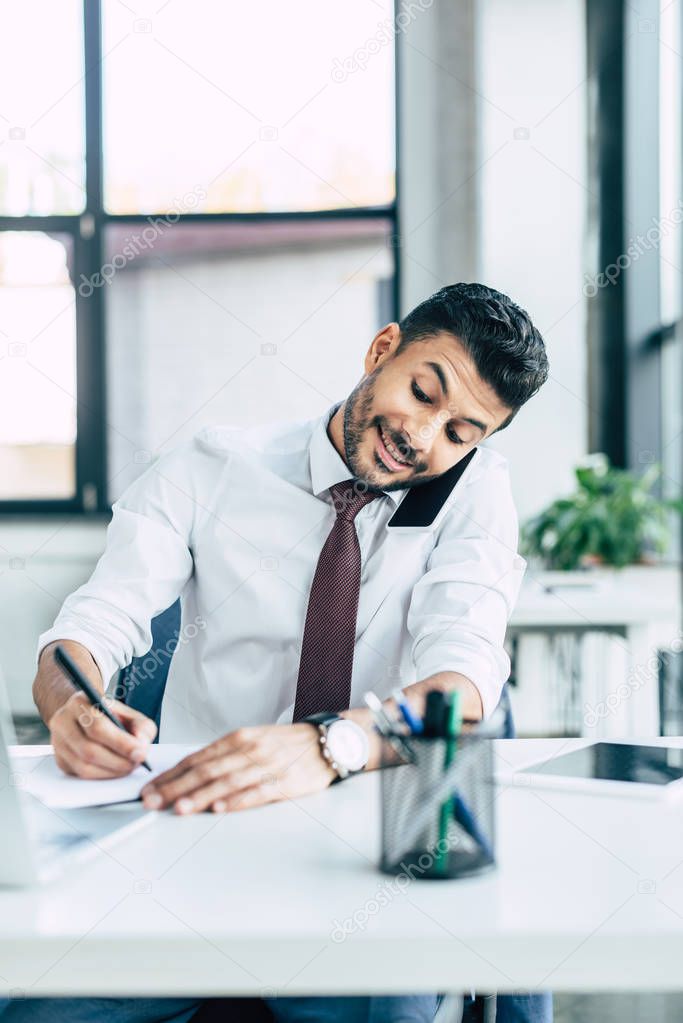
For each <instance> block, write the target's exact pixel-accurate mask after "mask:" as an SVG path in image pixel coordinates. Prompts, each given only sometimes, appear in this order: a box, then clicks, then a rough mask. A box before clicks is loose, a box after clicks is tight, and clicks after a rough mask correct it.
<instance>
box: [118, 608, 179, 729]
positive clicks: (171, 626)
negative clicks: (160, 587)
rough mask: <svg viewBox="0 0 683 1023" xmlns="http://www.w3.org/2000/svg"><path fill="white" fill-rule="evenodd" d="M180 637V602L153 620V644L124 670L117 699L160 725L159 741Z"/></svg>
mask: <svg viewBox="0 0 683 1023" xmlns="http://www.w3.org/2000/svg"><path fill="white" fill-rule="evenodd" d="M179 635H180V601H179V600H176V602H175V604H171V606H170V607H169V608H167V609H166V610H165V611H162V612H161V614H158V615H157V616H156V618H153V619H152V645H151V647H150V649H149V651H148V652H147V653H146V654H145V655H144V656H143V657H134V658H133V660H132V661H131V662H130V664H129V665H128V666H127V667H126V668H123V669H122V670H121V672H120V673H119V677H118V682H117V686H116V697H117V699H119V700H121V701H122V702H123V703H126V704H128V706H129V707H133V708H134V709H135V710H139V711H140V712H141V713H142V714H144V715H145V716H146V717H148V718H151V719H152V721H154V722H156V726H157V738H156V739H155V740H154V741H155V742H156V741H157V740H158V737H159V721H160V718H161V701H162V700H163V698H164V690H165V689H166V680H167V679H168V669H169V668H170V665H171V658H172V657H173V653H174V651H175V649H176V647H177V645H178V637H179Z"/></svg>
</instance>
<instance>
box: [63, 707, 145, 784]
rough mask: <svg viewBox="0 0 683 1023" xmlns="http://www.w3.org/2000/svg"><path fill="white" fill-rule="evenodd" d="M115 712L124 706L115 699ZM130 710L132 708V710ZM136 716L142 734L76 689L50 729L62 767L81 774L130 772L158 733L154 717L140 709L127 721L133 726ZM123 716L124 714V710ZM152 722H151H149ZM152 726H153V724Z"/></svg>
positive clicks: (95, 775) (104, 775)
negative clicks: (131, 730) (112, 718)
mask: <svg viewBox="0 0 683 1023" xmlns="http://www.w3.org/2000/svg"><path fill="white" fill-rule="evenodd" d="M111 703H112V704H114V705H115V706H114V707H113V709H114V713H117V714H118V713H119V712H120V709H121V708H122V707H123V710H124V711H128V712H129V708H125V707H124V706H123V704H120V705H119V704H118V701H115V700H114V701H111ZM129 713H130V712H129ZM133 717H135V722H134V723H135V726H136V728H138V729H139V730H140V733H141V734H139V735H132V734H130V733H129V732H124V731H122V730H121V729H120V728H118V727H117V726H116V725H115V724H113V722H111V721H109V720H108V718H107V717H105V715H104V714H103V713H102V712H101V711H100V710H99V709H98V708H96V707H92V706H91V705H90V703H89V701H88V700H87V699H86V698H85V697H84V696H83V695H82V694H80V693H75V694H74V696H73V697H71V698H70V699H69V700H68V701H67V702H66V703H65V704H64V706H63V707H61V708H60V710H59V711H57V712H56V713H55V714H54V715H53V717H52V718H51V720H50V733H51V740H52V745H53V747H54V751H55V759H56V762H57V765H58V767H60V768H61V769H62V770H63V771H66V773H68V774H74V775H77V776H78V777H81V778H115V777H121V776H123V775H126V774H129V773H130V772H131V771H132V770H134V769H135V767H137V766H138V764H140V763H141V762H142V761H143V760H144V759H145V757H146V755H147V751H148V748H149V736H150V735H153V734H155V732H156V726H155V725H154V722H153V721H149V719H147V718H144V716H143V715H141V714H139V713H138V712H137V711H135V712H132V714H130V716H128V715H126V718H127V720H124V724H126V726H127V727H130V723H132V721H133ZM121 718H122V720H123V719H124V714H123V713H122V714H121ZM145 722H148V724H145ZM150 726H151V728H150Z"/></svg>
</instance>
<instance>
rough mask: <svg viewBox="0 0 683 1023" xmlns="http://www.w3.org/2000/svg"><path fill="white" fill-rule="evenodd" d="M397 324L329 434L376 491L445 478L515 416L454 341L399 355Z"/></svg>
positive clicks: (375, 345) (379, 343) (369, 359)
mask: <svg viewBox="0 0 683 1023" xmlns="http://www.w3.org/2000/svg"><path fill="white" fill-rule="evenodd" d="M399 342H400V332H399V329H398V324H397V323H390V324H389V325H388V326H387V327H385V328H384V329H383V330H382V331H380V333H379V334H378V335H377V336H376V337H375V339H374V341H373V342H372V345H371V346H370V349H369V350H368V353H367V355H366V357H365V374H366V375H365V376H364V377H363V379H362V380H361V381H360V383H359V384H357V386H356V387H355V388H354V389H353V391H352V392H351V394H350V395H349V397H348V398H347V399H346V401H345V402H344V403H343V404H342V405H341V406H340V407H339V408H338V409H337V411H336V412H335V414H334V416H333V417H332V419H331V420H330V423H329V426H328V432H329V435H330V438H331V440H332V442H333V443H334V445H335V447H336V448H337V451H338V452H339V454H340V455H341V457H342V458H343V459H344V461H345V462H346V464H347V465H348V466H349V469H350V470H351V472H352V474H353V476H354V477H355V478H356V479H361V480H363V481H364V482H365V483H366V484H368V486H369V487H371V488H374V489H378V490H384V491H387V490H400V489H402V488H403V487H414V486H419V485H420V484H422V483H428V482H429V481H430V480H432V479H434V478H435V477H437V476H441V475H442V474H443V473H444V472H446V471H447V470H448V469H450V468H452V467H453V466H454V465H455V464H456V463H457V462H459V461H460V460H461V459H462V458H464V457H465V455H466V454H467V453H468V452H469V451H471V450H472V448H473V447H475V446H476V445H477V444H479V443H480V441H482V440H483V439H484V438H485V437H488V436H490V435H491V434H492V433H493V432H494V431H495V430H496V429H497V428H498V427H499V426H501V424H502V423H504V422H505V420H506V419H507V418H508V416H509V415H510V414H511V412H512V410H511V409H510V408H508V407H507V406H505V405H504V404H503V402H502V401H501V400H500V398H499V397H498V395H497V394H496V392H495V391H494V390H493V388H492V387H491V386H490V385H489V384H487V383H486V382H485V381H484V380H482V378H481V377H480V376H479V373H478V372H477V368H476V366H475V364H474V361H473V359H472V357H471V356H470V355H469V353H468V352H467V350H466V349H465V347H464V345H462V343H461V342H460V341H458V340H457V338H455V337H454V336H453V335H452V334H447V333H439V334H436V335H435V336H434V337H430V338H427V339H425V340H419V341H413V342H412V343H411V344H409V345H408V346H407V347H406V348H405V349H403V350H402V351H401V352H399V353H398V354H396V349H397V348H398V345H399Z"/></svg>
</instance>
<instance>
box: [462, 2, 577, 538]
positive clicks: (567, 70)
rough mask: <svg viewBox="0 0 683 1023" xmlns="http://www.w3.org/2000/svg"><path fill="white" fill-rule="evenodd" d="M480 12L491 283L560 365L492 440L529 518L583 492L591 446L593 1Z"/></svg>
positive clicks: (483, 181)
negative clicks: (585, 290)
mask: <svg viewBox="0 0 683 1023" xmlns="http://www.w3.org/2000/svg"><path fill="white" fill-rule="evenodd" d="M478 10H479V25H478V50H479V54H480V60H479V93H480V104H479V106H480V147H481V153H480V164H482V165H483V166H482V167H481V172H480V194H481V219H480V225H479V229H480V278H481V280H482V281H484V282H485V283H486V284H490V285H492V286H493V287H495V288H498V289H499V290H501V291H504V292H506V293H507V294H509V295H510V296H511V298H513V299H514V300H515V301H516V302H518V304H519V305H521V306H523V307H524V308H526V309H527V311H528V312H529V313H530V315H531V317H532V319H533V320H534V322H535V323H536V325H537V326H538V328H539V330H540V331H541V333H542V334H543V336H544V338H545V341H546V344H547V348H548V356H549V360H550V373H551V376H550V379H549V381H548V382H547V383H546V384H545V386H544V387H543V388H542V390H541V391H540V392H539V394H538V395H537V396H536V397H535V398H533V399H532V400H531V401H530V403H529V404H528V405H527V406H526V407H525V408H523V409H522V411H521V412H520V413H519V415H518V418H517V420H516V421H515V422H514V423H513V424H512V425H511V426H510V427H509V429H508V430H506V431H504V432H503V433H501V434H500V435H499V437H497V438H495V439H494V441H492V443H493V444H494V446H495V447H496V448H498V449H499V450H500V451H502V452H503V453H504V454H505V456H506V457H507V458H508V459H509V461H510V467H511V472H512V480H513V487H514V492H515V498H516V502H517V507H518V510H519V512H520V516H521V517H522V518H525V517H526V516H528V515H529V514H532V513H534V512H536V511H538V510H540V508H541V507H542V506H543V505H544V504H546V503H547V502H548V501H550V500H552V499H553V498H555V497H557V496H558V495H559V494H561V493H564V492H566V491H567V490H568V489H570V488H571V487H572V485H573V477H572V473H571V469H572V466H573V465H574V464H575V463H576V462H577V460H579V459H580V458H581V457H582V456H583V455H584V454H585V453H586V450H587V436H588V407H587V380H586V372H587V358H586V329H585V312H586V311H585V299H584V298H583V294H582V285H583V272H584V260H583V255H584V238H585V219H586V208H587V201H588V199H589V193H588V188H587V185H586V169H587V153H586V146H587V143H586V118H585V107H586V88H587V85H586V81H585V73H586V72H585V63H586V61H585V38H584V37H585V26H584V3H583V0H552V3H548V2H547V0H515V2H513V3H511V2H510V0H481V2H480V4H479V8H478ZM516 136H519V137H516Z"/></svg>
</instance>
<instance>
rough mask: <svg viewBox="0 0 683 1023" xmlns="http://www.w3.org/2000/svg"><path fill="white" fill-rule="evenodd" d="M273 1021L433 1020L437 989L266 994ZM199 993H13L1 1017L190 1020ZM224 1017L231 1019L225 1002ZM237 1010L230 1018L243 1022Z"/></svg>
mask: <svg viewBox="0 0 683 1023" xmlns="http://www.w3.org/2000/svg"><path fill="white" fill-rule="evenodd" d="M264 1001H265V1002H266V1004H267V1006H268V1008H269V1009H270V1011H271V1013H272V1014H273V1017H274V1019H275V1020H276V1023H431V1021H432V1020H433V1019H434V1013H435V1012H436V1005H437V999H436V996H435V995H408V996H391V997H373V998H365V997H357V998H266V999H264ZM202 1003H203V999H199V998H17V999H12V1000H10V1001H9V1002H8V1003H7V1004H6V1007H5V1009H4V1011H3V1008H2V1001H1V1000H0V1016H1V1017H2V1023H55V1021H57V1023H61V1021H62V1020H64V1023H162V1021H164V1023H171V1021H172V1023H189V1021H190V1020H191V1019H192V1017H193V1016H194V1015H195V1013H196V1012H197V1011H198V1009H199V1008H200V1006H201V1005H202ZM223 1005H225V1008H226V1013H225V1016H223V1017H222V1018H223V1019H224V1021H225V1023H230V1019H231V1013H230V1012H229V1003H228V1002H223ZM244 1019H245V1016H244V1015H243V1014H242V1013H241V1012H240V1013H239V1014H238V1015H237V1016H236V1017H235V1019H234V1021H233V1023H242V1021H243V1020H244Z"/></svg>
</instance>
